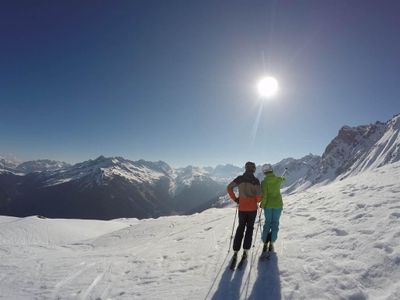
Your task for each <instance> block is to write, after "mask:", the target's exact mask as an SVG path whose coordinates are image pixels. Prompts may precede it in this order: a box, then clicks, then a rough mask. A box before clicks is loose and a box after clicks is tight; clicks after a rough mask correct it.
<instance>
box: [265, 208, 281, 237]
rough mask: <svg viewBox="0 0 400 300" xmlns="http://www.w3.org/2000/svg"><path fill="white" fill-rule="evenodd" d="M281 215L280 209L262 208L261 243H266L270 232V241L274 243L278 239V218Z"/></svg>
mask: <svg viewBox="0 0 400 300" xmlns="http://www.w3.org/2000/svg"><path fill="white" fill-rule="evenodd" d="M281 214H282V208H264V216H265V223H264V227H263V232H262V237H261V239H262V241H263V243H265V242H266V241H267V237H268V233H269V232H271V240H272V242H275V241H276V240H277V239H278V231H279V218H280V217H281Z"/></svg>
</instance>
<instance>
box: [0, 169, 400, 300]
mask: <svg viewBox="0 0 400 300" xmlns="http://www.w3.org/2000/svg"><path fill="white" fill-rule="evenodd" d="M398 178H400V163H395V164H390V165H386V166H384V167H381V168H378V169H375V170H371V171H366V172H364V173H362V174H360V175H357V176H354V177H349V178H347V179H344V180H342V181H338V182H335V183H332V184H330V185H327V186H323V187H318V188H317V187H315V188H310V189H308V190H307V191H305V192H303V193H298V194H296V195H291V196H287V197H285V198H284V201H285V205H286V206H285V209H284V214H283V216H282V219H281V232H280V236H279V239H278V241H277V243H276V251H277V255H276V256H272V258H271V259H270V260H269V261H263V262H258V256H259V254H260V251H261V244H260V242H259V236H257V239H256V245H255V248H254V249H253V251H252V253H251V255H250V260H249V262H248V263H247V265H246V266H245V268H244V269H243V270H240V271H235V272H234V273H232V271H230V270H229V269H228V263H229V258H230V256H231V254H232V252H231V253H229V255H228V253H227V252H228V245H229V239H230V233H231V228H232V222H233V217H234V213H235V210H234V208H224V209H209V210H207V211H205V212H203V213H200V214H195V215H192V216H174V217H161V218H158V219H144V220H137V219H118V220H113V221H91V220H62V219H40V218H37V217H27V218H14V217H0V291H1V293H0V299H367V298H368V299H400V183H399V180H398ZM259 233H260V232H258V234H259Z"/></svg>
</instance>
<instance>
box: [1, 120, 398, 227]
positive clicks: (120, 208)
mask: <svg viewBox="0 0 400 300" xmlns="http://www.w3.org/2000/svg"><path fill="white" fill-rule="evenodd" d="M399 130H400V114H397V115H395V116H393V118H391V119H390V120H389V121H387V122H385V123H382V122H376V123H374V124H369V125H362V126H355V127H349V126H344V127H342V128H341V129H340V130H339V132H338V135H337V136H336V137H335V138H334V139H333V140H332V141H331V142H330V143H329V144H328V146H327V147H326V149H325V151H324V153H323V154H322V156H318V155H313V154H309V155H306V156H304V157H302V158H300V159H294V158H287V159H283V160H282V161H280V162H278V163H276V164H274V165H273V168H274V171H275V173H276V174H277V175H281V174H283V173H284V172H286V171H287V172H286V174H285V177H286V181H285V184H284V186H283V192H284V193H287V194H290V193H296V192H299V191H303V190H305V189H307V188H309V187H311V186H318V185H324V184H326V183H329V182H332V181H335V180H341V179H343V178H346V177H349V176H352V175H356V174H359V173H360V172H363V171H365V170H369V169H373V168H377V167H381V166H383V165H386V164H389V163H393V162H396V161H399V160H400V137H399ZM260 170H261V164H260V165H259V166H258V167H257V173H256V176H257V177H259V178H260V179H262V177H263V175H262V174H261V172H260ZM285 170H286V171H285ZM242 172H243V168H241V167H237V166H234V165H219V166H217V167H215V168H212V167H205V168H201V167H195V166H187V167H185V168H173V167H171V166H170V165H168V164H167V163H165V162H163V161H158V162H149V161H145V160H138V161H131V160H128V159H125V158H122V157H104V156H100V157H98V158H96V159H93V160H88V161H84V162H82V163H78V164H75V165H70V164H67V163H64V162H58V161H52V160H36V161H28V162H23V163H21V162H18V161H15V160H13V159H10V158H6V157H1V156H0V214H4V215H13V216H28V215H43V216H46V217H57V218H93V219H113V218H120V217H136V218H149V217H158V216H163V215H172V214H189V213H194V212H198V211H202V210H204V209H207V208H209V207H212V206H222V205H225V204H226V203H229V198H228V197H227V196H226V191H225V188H226V184H227V183H228V182H229V181H230V180H232V179H233V178H235V177H236V176H237V175H239V174H241V173H242Z"/></svg>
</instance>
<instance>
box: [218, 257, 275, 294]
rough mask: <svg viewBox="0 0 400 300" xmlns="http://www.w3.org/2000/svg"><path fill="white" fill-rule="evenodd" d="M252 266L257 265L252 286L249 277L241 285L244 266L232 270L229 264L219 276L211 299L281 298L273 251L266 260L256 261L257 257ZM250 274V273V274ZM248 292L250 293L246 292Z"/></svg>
mask: <svg viewBox="0 0 400 300" xmlns="http://www.w3.org/2000/svg"><path fill="white" fill-rule="evenodd" d="M253 263H254V267H255V265H257V274H255V275H256V281H255V282H254V284H253V286H252V287H251V286H247V285H248V284H250V282H249V279H250V278H247V279H246V280H245V283H244V284H243V286H242V281H243V277H244V274H245V268H246V267H247V268H248V267H249V266H243V269H242V270H236V271H234V272H232V271H231V270H230V269H229V266H228V267H227V268H226V270H225V272H224V273H223V274H222V276H221V280H220V282H219V285H218V288H217V290H216V291H215V293H214V295H213V296H212V298H211V299H212V300H223V299H232V300H237V299H241V298H242V299H252V300H257V299H268V300H280V299H281V282H280V277H279V268H278V257H277V256H276V254H275V253H271V256H270V259H269V260H267V261H258V258H257V259H255V260H254V261H253ZM250 267H251V266H250ZM250 272H254V268H253V271H251V268H250ZM250 275H251V274H250ZM250 275H247V276H250ZM249 292H250V295H248V293H249Z"/></svg>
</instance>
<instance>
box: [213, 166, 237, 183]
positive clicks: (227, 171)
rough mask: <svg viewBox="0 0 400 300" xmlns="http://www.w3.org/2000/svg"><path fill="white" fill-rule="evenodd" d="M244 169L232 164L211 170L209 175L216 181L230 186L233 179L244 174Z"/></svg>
mask: <svg viewBox="0 0 400 300" xmlns="http://www.w3.org/2000/svg"><path fill="white" fill-rule="evenodd" d="M243 171H244V168H243V167H237V166H234V165H231V164H226V165H218V166H216V167H215V168H211V169H210V170H209V175H210V177H211V178H212V179H214V180H215V181H218V182H221V183H226V184H228V183H229V182H230V181H232V179H233V178H235V177H236V176H238V175H240V174H242V173H243Z"/></svg>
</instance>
